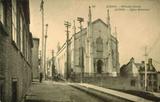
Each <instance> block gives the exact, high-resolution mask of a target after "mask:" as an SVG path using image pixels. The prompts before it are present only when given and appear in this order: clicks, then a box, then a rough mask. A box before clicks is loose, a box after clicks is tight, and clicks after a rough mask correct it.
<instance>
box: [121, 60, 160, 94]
mask: <svg viewBox="0 0 160 102" xmlns="http://www.w3.org/2000/svg"><path fill="white" fill-rule="evenodd" d="M146 67H147V69H146V70H147V71H146V72H147V74H146V81H147V85H146V86H147V91H160V81H159V80H160V71H159V68H160V66H159V65H158V63H155V61H153V60H152V59H151V58H149V59H148V62H147V64H146ZM120 75H121V77H125V78H130V80H129V83H130V86H131V87H134V88H135V89H138V90H145V62H144V61H142V62H141V63H136V62H135V61H134V58H131V59H130V61H129V62H128V63H127V64H125V65H123V66H122V67H121V68H120Z"/></svg>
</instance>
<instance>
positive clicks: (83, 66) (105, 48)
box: [56, 7, 119, 76]
mask: <svg viewBox="0 0 160 102" xmlns="http://www.w3.org/2000/svg"><path fill="white" fill-rule="evenodd" d="M88 18H89V19H88V25H87V27H86V28H84V29H82V30H81V31H79V32H77V33H76V32H75V34H73V36H72V37H71V38H70V39H69V45H68V46H69V51H68V52H69V55H68V69H66V65H67V64H66V59H67V56H66V55H67V54H66V43H65V44H64V45H63V46H62V47H61V49H60V50H59V51H58V52H57V55H56V69H57V71H58V72H59V73H60V74H62V75H64V76H65V74H66V73H71V72H74V73H84V74H102V73H103V74H106V75H109V76H117V73H119V52H118V40H117V38H116V37H115V36H113V35H112V34H111V25H110V16H109V11H108V15H107V22H106V23H105V22H103V21H102V20H101V19H97V20H95V21H92V14H91V8H90V7H89V15H88ZM74 28H75V26H74ZM62 53H63V54H62Z"/></svg>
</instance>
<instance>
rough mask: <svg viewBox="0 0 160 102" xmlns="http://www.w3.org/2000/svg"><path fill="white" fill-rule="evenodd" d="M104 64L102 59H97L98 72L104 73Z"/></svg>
mask: <svg viewBox="0 0 160 102" xmlns="http://www.w3.org/2000/svg"><path fill="white" fill-rule="evenodd" d="M102 66H103V62H102V60H98V61H97V73H99V74H101V73H102Z"/></svg>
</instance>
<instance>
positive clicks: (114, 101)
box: [70, 84, 133, 102]
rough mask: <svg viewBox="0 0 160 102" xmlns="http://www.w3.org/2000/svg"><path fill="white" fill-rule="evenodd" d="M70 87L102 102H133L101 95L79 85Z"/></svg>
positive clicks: (104, 94) (101, 93)
mask: <svg viewBox="0 0 160 102" xmlns="http://www.w3.org/2000/svg"><path fill="white" fill-rule="evenodd" d="M70 86H72V87H74V88H76V89H79V90H81V91H84V92H86V93H88V94H90V95H93V96H95V97H97V98H99V99H101V100H103V101H104V102H106V101H107V102H133V101H130V100H127V99H123V98H120V97H116V96H113V95H110V94H106V93H103V92H100V91H97V90H95V89H92V88H89V87H83V86H80V85H79V84H76V85H75V84H70Z"/></svg>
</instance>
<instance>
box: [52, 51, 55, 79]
mask: <svg viewBox="0 0 160 102" xmlns="http://www.w3.org/2000/svg"><path fill="white" fill-rule="evenodd" d="M54 74H55V66H54V50H52V78H53V76H54Z"/></svg>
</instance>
